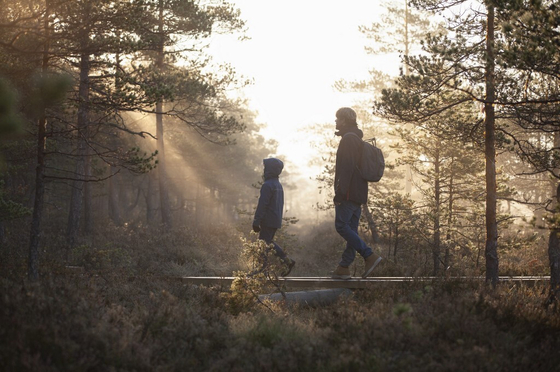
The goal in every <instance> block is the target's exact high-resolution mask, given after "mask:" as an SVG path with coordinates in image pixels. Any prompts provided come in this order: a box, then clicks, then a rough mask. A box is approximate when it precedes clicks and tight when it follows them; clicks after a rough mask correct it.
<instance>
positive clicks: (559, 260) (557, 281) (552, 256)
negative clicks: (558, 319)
mask: <svg viewBox="0 0 560 372" xmlns="http://www.w3.org/2000/svg"><path fill="white" fill-rule="evenodd" d="M555 204H556V205H555V214H558V213H559V212H558V208H559V207H560V183H559V184H558V187H557V189H556V203H555ZM555 220H556V219H555ZM559 235H560V227H558V226H554V227H553V228H552V229H551V231H550V236H549V238H548V261H549V264H550V294H549V302H556V301H557V300H558V296H560V236H559Z"/></svg>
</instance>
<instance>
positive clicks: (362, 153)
mask: <svg viewBox="0 0 560 372" xmlns="http://www.w3.org/2000/svg"><path fill="white" fill-rule="evenodd" d="M348 134H352V135H354V136H356V137H358V139H359V140H360V142H362V149H361V150H362V151H360V160H359V162H358V164H356V168H357V169H358V171H359V172H360V165H362V157H363V156H364V140H363V139H361V138H360V136H358V135H357V134H356V133H354V132H346V133H344V135H342V138H344V137H346V136H347V135H348Z"/></svg>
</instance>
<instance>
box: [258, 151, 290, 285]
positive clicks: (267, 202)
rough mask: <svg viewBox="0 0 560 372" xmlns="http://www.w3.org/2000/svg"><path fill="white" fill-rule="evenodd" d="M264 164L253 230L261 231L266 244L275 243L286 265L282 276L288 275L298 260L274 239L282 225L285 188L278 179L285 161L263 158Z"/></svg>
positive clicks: (278, 253)
mask: <svg viewBox="0 0 560 372" xmlns="http://www.w3.org/2000/svg"><path fill="white" fill-rule="evenodd" d="M263 164H264V183H263V185H262V186H261V192H260V196H259V202H258V204H257V210H256V211H255V218H254V219H253V231H254V232H256V233H259V239H261V240H264V241H265V242H266V244H272V245H273V247H274V253H275V254H276V255H277V256H278V257H279V258H280V260H281V261H282V263H283V264H284V265H285V266H286V269H285V270H284V272H283V273H282V276H287V275H288V274H289V273H290V272H291V271H292V269H293V267H294V265H295V263H296V262H295V261H294V260H292V259H291V258H289V257H288V256H287V255H286V253H285V252H284V251H283V250H282V248H281V247H280V246H279V245H278V244H276V242H274V240H273V239H274V235H275V234H276V230H278V229H279V228H280V227H282V212H283V210H284V189H283V188H282V184H280V181H279V180H278V176H280V173H282V170H283V169H284V163H282V161H281V160H280V159H276V158H268V159H264V160H263Z"/></svg>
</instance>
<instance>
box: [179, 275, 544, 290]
mask: <svg viewBox="0 0 560 372" xmlns="http://www.w3.org/2000/svg"><path fill="white" fill-rule="evenodd" d="M499 278H500V282H511V283H523V284H528V285H532V284H535V283H538V282H543V283H544V282H546V281H549V280H550V276H500V277H499ZM178 279H179V280H181V281H183V282H185V283H188V284H193V285H207V286H222V287H230V286H231V283H232V282H233V280H234V279H235V277H232V276H227V277H219V276H184V277H179V278H178ZM484 279H485V278H484V277H481V276H479V277H450V278H441V277H369V278H366V279H362V278H359V277H354V278H351V279H346V280H344V279H332V278H329V277H285V278H279V279H278V282H279V284H281V285H285V286H286V287H290V288H348V289H363V288H372V287H374V286H376V285H380V284H383V283H385V284H386V283H394V284H396V283H426V282H436V281H473V280H475V281H481V282H482V281H484Z"/></svg>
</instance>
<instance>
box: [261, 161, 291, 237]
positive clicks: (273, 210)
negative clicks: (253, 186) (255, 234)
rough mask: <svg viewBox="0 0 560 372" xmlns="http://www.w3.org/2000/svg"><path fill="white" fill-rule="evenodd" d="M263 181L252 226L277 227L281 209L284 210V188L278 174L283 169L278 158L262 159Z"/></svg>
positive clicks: (280, 221) (282, 164)
mask: <svg viewBox="0 0 560 372" xmlns="http://www.w3.org/2000/svg"><path fill="white" fill-rule="evenodd" d="M263 164H264V183H263V185H262V186H261V194H260V197H259V204H258V205H257V210H256V211H255V219H254V220H253V226H261V227H262V226H267V227H273V228H276V229H279V228H280V227H281V226H282V211H283V210H284V189H283V188H282V185H281V184H280V181H279V180H278V176H279V175H280V173H282V169H284V163H282V161H281V160H280V159H276V158H269V159H264V160H263Z"/></svg>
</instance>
